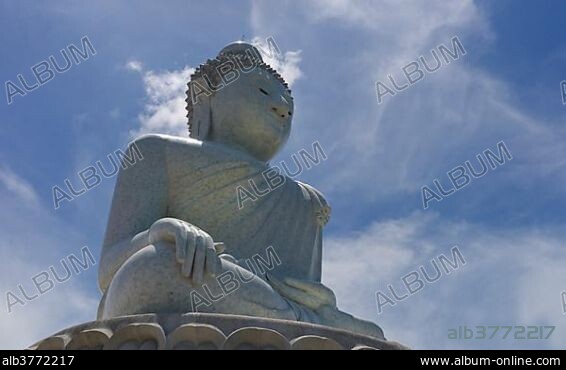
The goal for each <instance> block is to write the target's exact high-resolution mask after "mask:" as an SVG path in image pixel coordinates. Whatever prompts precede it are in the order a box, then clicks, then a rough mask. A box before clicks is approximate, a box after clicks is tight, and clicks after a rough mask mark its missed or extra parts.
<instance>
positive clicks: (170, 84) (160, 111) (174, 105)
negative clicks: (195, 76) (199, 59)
mask: <svg viewBox="0 0 566 370" xmlns="http://www.w3.org/2000/svg"><path fill="white" fill-rule="evenodd" d="M130 63H134V66H133V67H130V68H132V69H133V68H137V67H138V66H141V63H139V62H130ZM130 63H129V64H130ZM139 71H141V69H140V70H139ZM193 72H194V69H193V68H190V67H185V68H183V69H181V70H173V71H165V72H155V71H145V72H143V73H142V78H143V83H144V87H145V94H146V100H147V102H146V104H145V107H144V112H143V113H141V114H140V116H139V120H140V125H141V127H140V128H139V129H137V130H135V131H133V132H132V133H131V134H132V136H133V137H136V136H139V135H142V134H145V133H161V134H170V135H177V136H187V135H188V133H187V118H186V117H185V116H186V114H187V112H186V110H185V105H186V103H185V92H186V90H187V82H189V79H190V76H191V74H192V73H193Z"/></svg>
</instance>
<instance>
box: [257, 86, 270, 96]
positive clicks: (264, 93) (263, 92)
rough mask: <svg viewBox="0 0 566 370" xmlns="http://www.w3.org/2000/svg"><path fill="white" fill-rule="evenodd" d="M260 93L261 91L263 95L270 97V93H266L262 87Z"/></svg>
mask: <svg viewBox="0 0 566 370" xmlns="http://www.w3.org/2000/svg"><path fill="white" fill-rule="evenodd" d="M259 91H261V93H262V94H263V95H267V96H269V93H268V92H267V91H265V90H264V89H262V88H261V87H260V88H259Z"/></svg>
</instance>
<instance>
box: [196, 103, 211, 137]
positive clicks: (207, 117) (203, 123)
mask: <svg viewBox="0 0 566 370" xmlns="http://www.w3.org/2000/svg"><path fill="white" fill-rule="evenodd" d="M192 118H193V123H192V124H191V129H192V130H191V137H192V138H195V139H197V140H206V138H207V137H208V133H209V132H210V127H211V125H212V107H211V96H206V97H205V96H202V97H200V99H199V102H198V103H197V104H195V105H194V106H193V117H192Z"/></svg>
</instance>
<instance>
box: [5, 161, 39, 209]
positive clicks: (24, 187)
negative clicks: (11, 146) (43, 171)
mask: <svg viewBox="0 0 566 370" xmlns="http://www.w3.org/2000/svg"><path fill="white" fill-rule="evenodd" d="M0 184H2V185H3V186H4V187H5V188H6V189H7V190H9V191H10V192H12V193H13V194H14V195H16V196H17V197H18V198H20V200H22V201H23V202H24V204H25V205H27V206H37V205H38V199H39V198H38V196H37V193H36V192H35V190H34V188H33V186H32V185H31V184H30V183H29V182H27V181H26V180H24V179H22V178H21V177H19V176H18V175H16V174H15V173H14V172H13V171H12V170H10V169H9V168H7V167H4V168H0Z"/></svg>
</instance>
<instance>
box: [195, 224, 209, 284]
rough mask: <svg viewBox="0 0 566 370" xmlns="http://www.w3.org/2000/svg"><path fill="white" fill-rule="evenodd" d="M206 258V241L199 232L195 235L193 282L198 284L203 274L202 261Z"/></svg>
mask: <svg viewBox="0 0 566 370" xmlns="http://www.w3.org/2000/svg"><path fill="white" fill-rule="evenodd" d="M205 259H206V241H205V237H204V235H202V234H201V233H200V232H199V233H198V235H197V237H196V243H195V260H194V263H193V282H194V283H196V284H200V283H201V282H202V280H203V276H204V263H205Z"/></svg>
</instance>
